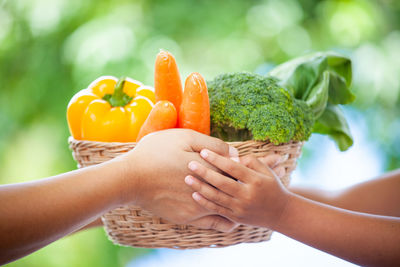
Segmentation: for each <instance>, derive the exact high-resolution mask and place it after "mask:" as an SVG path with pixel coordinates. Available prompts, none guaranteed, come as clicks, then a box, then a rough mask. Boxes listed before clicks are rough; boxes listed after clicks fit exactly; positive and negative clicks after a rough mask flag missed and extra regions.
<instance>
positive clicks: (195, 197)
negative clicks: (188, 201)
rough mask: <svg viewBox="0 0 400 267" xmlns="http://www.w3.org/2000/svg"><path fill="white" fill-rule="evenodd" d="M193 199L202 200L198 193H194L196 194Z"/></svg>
mask: <svg viewBox="0 0 400 267" xmlns="http://www.w3.org/2000/svg"><path fill="white" fill-rule="evenodd" d="M192 197H193V199H194V200H200V199H201V197H200V194H199V193H197V192H194V193H193V194H192Z"/></svg>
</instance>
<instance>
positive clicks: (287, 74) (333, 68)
mask: <svg viewBox="0 0 400 267" xmlns="http://www.w3.org/2000/svg"><path fill="white" fill-rule="evenodd" d="M268 75H270V76H272V77H275V78H277V79H278V80H279V81H280V82H279V83H280V85H281V86H283V87H286V88H287V89H289V90H291V91H292V92H293V95H294V96H295V97H296V98H297V99H301V100H303V101H305V102H306V103H307V105H308V106H309V107H310V108H311V110H312V112H313V114H314V118H315V119H316V125H315V127H314V132H319V133H322V134H327V135H329V136H330V137H332V138H333V139H334V140H335V142H336V143H337V144H338V146H339V148H340V149H341V150H342V149H343V148H346V149H347V148H348V147H350V146H351V144H352V143H353V140H352V139H351V135H350V131H349V129H348V126H347V122H346V119H345V118H344V117H343V114H342V113H341V112H340V109H339V108H338V107H336V106H335V105H339V104H342V105H343V104H349V103H351V102H353V101H354V99H355V95H354V94H353V93H352V92H351V91H350V88H349V87H350V85H351V81H352V70H351V61H350V59H349V58H347V57H345V56H342V55H340V54H337V53H334V52H317V53H312V54H309V55H305V56H302V57H299V58H295V59H293V60H290V61H287V62H285V63H283V64H281V65H279V66H277V67H276V68H274V69H273V70H272V71H270V72H269V74H268ZM328 106H329V110H326V109H327V107H328ZM339 122H340V123H339Z"/></svg>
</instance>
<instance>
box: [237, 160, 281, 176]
mask: <svg viewBox="0 0 400 267" xmlns="http://www.w3.org/2000/svg"><path fill="white" fill-rule="evenodd" d="M240 162H241V163H242V164H243V165H245V166H246V167H249V168H250V169H252V170H255V171H256V172H261V173H263V174H265V175H268V176H271V175H274V174H273V173H272V171H271V169H270V167H268V165H266V164H263V163H262V162H261V161H259V160H258V159H257V158H256V157H255V156H254V155H247V156H244V157H241V158H240Z"/></svg>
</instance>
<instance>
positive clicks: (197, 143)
mask: <svg viewBox="0 0 400 267" xmlns="http://www.w3.org/2000/svg"><path fill="white" fill-rule="evenodd" d="M192 134H193V136H194V138H193V140H192V142H191V147H192V149H193V151H195V152H200V151H201V150H202V149H204V148H206V149H209V150H211V151H214V152H215V153H217V154H219V155H221V156H225V157H230V158H232V159H234V160H236V159H237V161H238V159H239V152H238V150H237V149H236V148H234V147H232V146H230V145H228V144H227V143H225V142H224V141H222V140H220V139H218V138H215V137H211V136H208V135H205V134H201V133H198V132H196V131H193V133H192Z"/></svg>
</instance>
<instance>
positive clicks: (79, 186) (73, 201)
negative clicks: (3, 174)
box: [0, 162, 122, 264]
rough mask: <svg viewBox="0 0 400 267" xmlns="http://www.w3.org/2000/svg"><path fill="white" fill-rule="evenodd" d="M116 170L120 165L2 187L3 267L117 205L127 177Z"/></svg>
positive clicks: (0, 239) (0, 258)
mask: <svg viewBox="0 0 400 267" xmlns="http://www.w3.org/2000/svg"><path fill="white" fill-rule="evenodd" d="M114 164H119V163H118V162H113V163H106V164H102V165H98V166H93V167H88V168H84V169H81V170H77V171H72V172H69V173H65V174H62V175H58V176H54V177H51V178H47V179H43V180H38V181H35V182H30V183H21V184H15V185H5V186H0V203H1V206H0V214H1V220H0V233H1V235H0V251H1V252H2V253H1V256H0V264H2V263H5V262H8V261H11V260H14V259H17V258H19V257H22V256H24V255H26V254H29V253H31V252H33V251H35V250H37V249H39V248H41V247H43V246H45V245H47V244H49V243H51V242H53V241H55V240H57V239H59V238H61V237H63V236H65V235H67V234H69V233H72V232H74V231H76V230H78V229H80V228H82V227H83V226H85V225H86V224H88V223H90V222H91V221H93V220H94V219H95V218H97V217H99V216H100V215H102V214H103V213H104V212H106V211H107V210H110V209H112V208H113V207H115V206H116V205H118V203H119V201H120V196H119V195H120V194H119V193H120V192H119V190H120V189H119V187H118V185H116V181H117V180H118V179H117V178H118V176H119V175H122V174H121V173H119V172H118V170H119V169H120V168H116V166H114ZM113 167H114V168H113ZM33 229H34V231H32V230H33Z"/></svg>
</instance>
